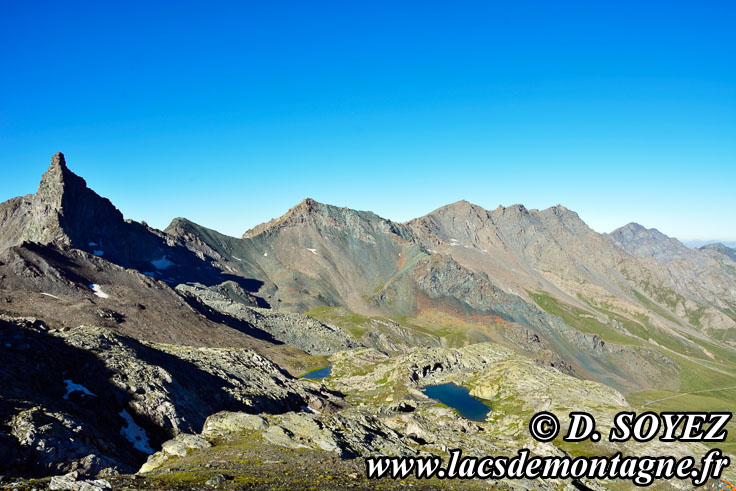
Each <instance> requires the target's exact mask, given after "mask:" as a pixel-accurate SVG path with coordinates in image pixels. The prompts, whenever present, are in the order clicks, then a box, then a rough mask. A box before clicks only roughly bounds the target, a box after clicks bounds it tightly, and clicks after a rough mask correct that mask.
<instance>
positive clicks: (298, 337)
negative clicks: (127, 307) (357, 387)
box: [176, 284, 360, 355]
mask: <svg viewBox="0 0 736 491" xmlns="http://www.w3.org/2000/svg"><path fill="white" fill-rule="evenodd" d="M176 289H177V290H178V291H180V292H182V293H184V294H188V295H192V296H193V297H195V298H197V299H199V300H200V301H201V302H203V303H204V304H205V305H207V306H209V307H211V308H213V309H215V310H217V311H218V312H221V313H223V314H226V315H229V316H232V317H234V318H236V319H239V320H241V321H245V322H247V323H249V324H251V325H254V326H258V328H259V329H262V330H264V331H265V332H267V333H269V334H270V335H271V336H273V338H274V339H275V340H277V341H279V342H282V343H285V344H288V345H289V346H296V347H297V348H299V349H302V350H304V351H305V352H307V353H309V354H312V355H327V354H332V353H335V352H337V351H341V350H345V349H351V348H356V347H358V346H360V345H359V344H358V343H357V342H356V341H355V340H354V339H353V338H352V337H351V336H350V335H349V334H347V333H346V332H344V331H343V330H342V329H340V328H339V327H333V326H328V325H326V324H323V323H321V322H319V321H317V320H315V319H313V318H311V317H308V316H305V315H300V314H296V313H290V312H281V311H276V310H271V309H263V308H258V307H256V306H249V305H246V304H245V303H244V302H243V301H242V300H240V298H242V295H243V294H245V292H244V291H243V290H241V289H239V288H238V287H237V285H233V286H231V288H224V287H223V286H222V285H220V286H216V287H209V288H207V287H205V286H204V285H201V284H188V285H185V284H181V285H178V286H177V287H176Z"/></svg>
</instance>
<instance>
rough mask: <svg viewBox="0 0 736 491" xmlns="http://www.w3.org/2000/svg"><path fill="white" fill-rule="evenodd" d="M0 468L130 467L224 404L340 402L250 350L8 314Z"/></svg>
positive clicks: (255, 409)
mask: <svg viewBox="0 0 736 491" xmlns="http://www.w3.org/2000/svg"><path fill="white" fill-rule="evenodd" d="M1 323H2V325H1V327H2V329H1V330H0V335H1V336H2V339H0V341H2V344H1V345H0V350H2V352H3V353H2V355H3V364H2V366H1V367H0V383H1V384H2V386H3V387H4V388H3V397H2V398H0V420H1V421H2V424H3V425H5V426H6V427H8V428H9V429H10V432H9V434H8V435H4V436H3V438H2V439H0V453H2V455H3V457H4V458H3V459H2V461H1V462H0V472H2V473H3V474H6V473H11V474H22V475H44V474H50V473H51V474H60V473H64V472H69V471H78V472H80V473H81V474H88V475H94V474H96V473H97V472H99V471H100V470H102V469H105V468H113V469H116V470H117V471H120V472H130V471H132V470H134V469H136V468H137V467H138V466H140V464H141V463H142V462H143V460H145V458H146V456H147V453H150V452H151V451H152V450H151V449H153V448H158V447H159V446H160V445H161V443H162V442H164V441H166V440H168V439H170V438H172V437H175V436H176V435H179V434H180V433H182V432H185V433H193V432H199V431H201V430H202V428H203V426H204V422H205V420H206V418H207V417H208V416H209V415H211V414H213V413H215V412H217V411H221V410H238V411H244V412H251V413H262V414H268V413H283V412H287V411H294V410H299V409H300V408H303V407H314V408H316V409H319V410H321V411H330V410H335V409H336V408H338V407H339V406H340V405H342V404H343V403H342V402H341V401H340V400H339V399H337V398H335V397H334V396H332V395H330V394H327V393H324V392H320V390H319V388H318V387H313V386H311V385H309V384H303V383H299V382H297V381H295V380H293V379H291V378H290V377H289V376H288V375H285V374H284V373H283V372H282V371H281V370H280V369H279V368H278V367H277V366H276V365H274V364H273V363H271V362H269V361H268V360H266V359H265V358H263V357H261V356H259V355H258V354H256V353H255V352H253V351H251V350H248V349H238V348H230V349H215V348H195V347H184V346H175V345H157V344H149V343H142V342H139V341H136V340H133V339H131V338H127V337H123V336H120V335H118V334H115V333H114V332H113V331H111V330H108V329H103V328H88V327H78V328H75V329H71V330H69V331H66V332H56V333H49V332H47V331H46V330H45V329H44V328H43V327H42V326H36V327H33V325H32V323H31V324H29V323H28V321H24V320H21V321H20V322H14V321H10V322H9V321H1Z"/></svg>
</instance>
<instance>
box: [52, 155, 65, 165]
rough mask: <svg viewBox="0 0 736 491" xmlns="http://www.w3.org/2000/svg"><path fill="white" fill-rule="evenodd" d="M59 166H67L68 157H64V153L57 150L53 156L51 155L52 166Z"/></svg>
mask: <svg viewBox="0 0 736 491" xmlns="http://www.w3.org/2000/svg"><path fill="white" fill-rule="evenodd" d="M54 166H58V167H61V168H66V159H65V158H64V154H63V153H61V152H56V153H55V154H54V156H53V157H51V167H54Z"/></svg>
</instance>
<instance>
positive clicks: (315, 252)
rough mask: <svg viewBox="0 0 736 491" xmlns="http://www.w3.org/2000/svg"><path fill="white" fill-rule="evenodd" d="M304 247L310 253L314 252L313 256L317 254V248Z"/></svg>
mask: <svg viewBox="0 0 736 491" xmlns="http://www.w3.org/2000/svg"><path fill="white" fill-rule="evenodd" d="M306 249H307V250H308V251H309V252H311V253H312V254H314V255H315V256H316V255H317V249H310V248H309V247H307V248H306Z"/></svg>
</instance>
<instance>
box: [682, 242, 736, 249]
mask: <svg viewBox="0 0 736 491" xmlns="http://www.w3.org/2000/svg"><path fill="white" fill-rule="evenodd" d="M682 243H683V244H685V245H686V246H688V247H692V248H694V249H699V248H701V247H703V246H705V245H709V244H723V245H725V246H726V247H731V248H736V241H727V240H685V241H683V242H682Z"/></svg>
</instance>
